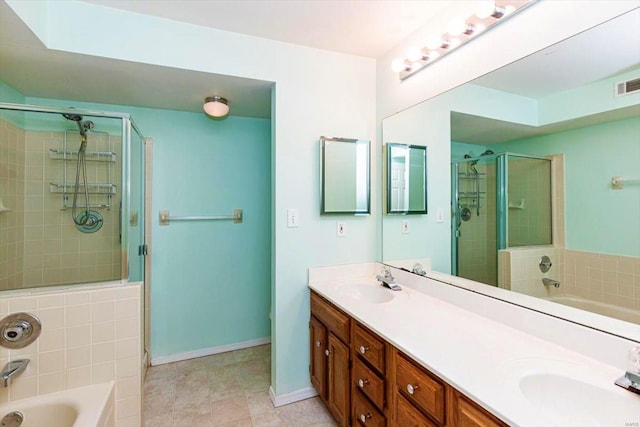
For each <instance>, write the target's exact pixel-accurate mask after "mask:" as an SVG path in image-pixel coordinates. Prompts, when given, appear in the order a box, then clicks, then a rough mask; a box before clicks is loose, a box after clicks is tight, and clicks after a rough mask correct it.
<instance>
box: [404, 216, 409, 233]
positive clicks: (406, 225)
mask: <svg viewBox="0 0 640 427" xmlns="http://www.w3.org/2000/svg"><path fill="white" fill-rule="evenodd" d="M402 234H409V220H408V219H403V220H402Z"/></svg>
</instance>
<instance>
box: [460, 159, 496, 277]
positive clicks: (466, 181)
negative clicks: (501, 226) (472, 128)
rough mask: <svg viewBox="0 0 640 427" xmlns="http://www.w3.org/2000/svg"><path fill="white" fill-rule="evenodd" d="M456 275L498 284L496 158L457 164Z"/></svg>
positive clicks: (469, 160)
mask: <svg viewBox="0 0 640 427" xmlns="http://www.w3.org/2000/svg"><path fill="white" fill-rule="evenodd" d="M452 174H453V176H452V179H451V182H452V186H453V188H452V195H453V198H452V199H453V213H454V221H453V224H452V226H453V227H454V230H453V233H452V263H451V265H452V269H453V271H452V274H454V275H456V276H459V277H464V278H467V279H471V280H475V281H479V282H483V283H489V284H493V285H495V284H497V267H496V266H497V259H496V256H497V246H496V190H495V189H496V168H495V156H483V157H477V158H470V159H465V160H463V161H459V162H456V163H454V164H453V167H452Z"/></svg>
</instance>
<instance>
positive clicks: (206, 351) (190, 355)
mask: <svg viewBox="0 0 640 427" xmlns="http://www.w3.org/2000/svg"><path fill="white" fill-rule="evenodd" d="M270 342H271V337H264V338H256V339H255V340H249V341H243V342H239V343H235V344H226V345H221V346H218V347H209V348H203V349H200V350H194V351H187V352H184V353H178V354H172V355H170V356H159V357H152V358H151V366H156V365H163V364H165V363H171V362H179V361H181V360H188V359H195V358H197V357H203V356H211V355H213V354H218V353H226V352H227V351H233V350H241V349H243V348H249V347H255V346H258V345H264V344H269V343H270Z"/></svg>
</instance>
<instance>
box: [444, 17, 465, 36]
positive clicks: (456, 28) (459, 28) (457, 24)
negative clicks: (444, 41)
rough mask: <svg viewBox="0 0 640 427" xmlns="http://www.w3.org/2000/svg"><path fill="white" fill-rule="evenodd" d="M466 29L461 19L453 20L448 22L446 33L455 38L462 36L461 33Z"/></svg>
mask: <svg viewBox="0 0 640 427" xmlns="http://www.w3.org/2000/svg"><path fill="white" fill-rule="evenodd" d="M466 28H467V23H466V22H464V19H462V18H454V19H452V20H451V22H449V26H448V27H447V32H448V33H449V34H450V35H452V36H457V35H460V34H462V32H463V31H464V30H465V29H466Z"/></svg>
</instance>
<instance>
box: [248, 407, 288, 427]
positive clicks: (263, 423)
mask: <svg viewBox="0 0 640 427" xmlns="http://www.w3.org/2000/svg"><path fill="white" fill-rule="evenodd" d="M251 421H252V422H253V427H297V426H296V425H295V424H289V423H287V421H286V420H285V419H284V418H283V417H282V416H281V415H280V413H279V412H278V411H276V410H275V409H272V410H271V411H267V412H261V413H259V414H255V415H252V416H251Z"/></svg>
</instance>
